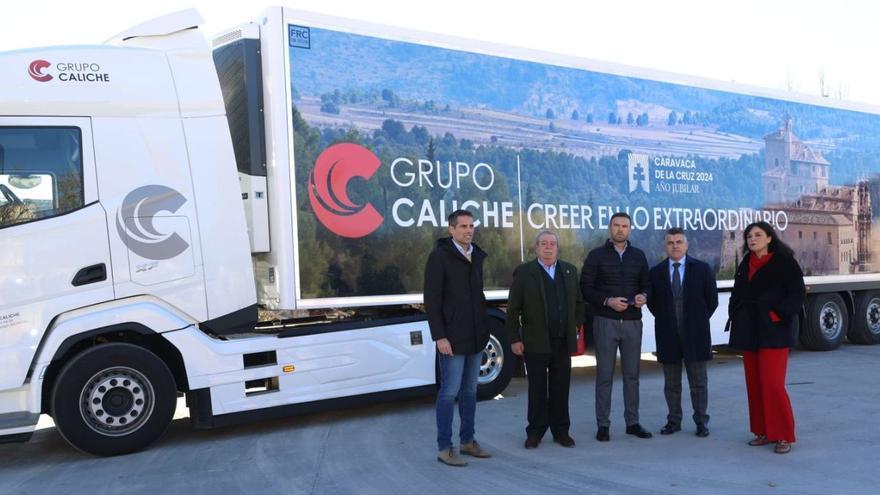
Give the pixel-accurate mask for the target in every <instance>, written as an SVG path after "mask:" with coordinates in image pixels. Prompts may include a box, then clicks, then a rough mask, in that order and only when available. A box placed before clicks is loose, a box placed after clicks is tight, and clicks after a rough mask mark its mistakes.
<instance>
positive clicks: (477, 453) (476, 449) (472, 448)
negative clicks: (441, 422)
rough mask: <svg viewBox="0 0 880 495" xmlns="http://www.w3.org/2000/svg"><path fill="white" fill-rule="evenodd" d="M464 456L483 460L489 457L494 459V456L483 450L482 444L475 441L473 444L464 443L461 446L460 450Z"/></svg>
mask: <svg viewBox="0 0 880 495" xmlns="http://www.w3.org/2000/svg"><path fill="white" fill-rule="evenodd" d="M458 451H459V452H461V453H462V454H464V455H469V456H473V457H479V458H481V459H485V458H487V457H492V454H490V453H488V452H486V451H485V450H483V449H482V448H480V444H479V443H477V441H476V440H474V441H473V442H471V443H463V444H461V448H460V449H458Z"/></svg>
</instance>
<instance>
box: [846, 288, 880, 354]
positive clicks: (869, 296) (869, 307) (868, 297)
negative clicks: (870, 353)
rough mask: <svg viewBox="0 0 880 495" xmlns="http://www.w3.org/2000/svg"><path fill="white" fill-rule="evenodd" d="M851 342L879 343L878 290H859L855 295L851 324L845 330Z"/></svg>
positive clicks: (879, 315) (879, 307)
mask: <svg viewBox="0 0 880 495" xmlns="http://www.w3.org/2000/svg"><path fill="white" fill-rule="evenodd" d="M846 338H847V339H848V340H849V341H850V342H852V343H853V344H862V345H875V344H880V292H860V293H858V294H857V295H856V310H855V314H854V315H853V324H852V325H851V326H850V328H849V330H848V331H847V332H846Z"/></svg>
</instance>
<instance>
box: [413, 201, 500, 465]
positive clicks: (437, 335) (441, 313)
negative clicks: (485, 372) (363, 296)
mask: <svg viewBox="0 0 880 495" xmlns="http://www.w3.org/2000/svg"><path fill="white" fill-rule="evenodd" d="M449 234H450V235H451V237H447V238H444V239H440V240H438V241H437V246H436V247H435V248H434V250H433V251H432V252H431V254H430V255H429V256H428V263H427V266H426V267H425V289H424V292H425V311H426V312H427V313H428V325H429V326H430V328H431V338H432V339H433V340H434V341H435V342H436V343H437V352H438V353H439V363H440V390H439V391H438V392H437V404H436V414H437V447H438V450H439V452H438V454H437V460H438V461H440V462H442V463H444V464H447V465H450V466H465V465H467V462H465V461H464V459H462V458H461V457H460V456H458V455H456V453H455V449H454V448H453V446H452V419H453V415H454V409H455V398H456V397H458V414H459V417H460V419H461V429H460V431H459V438H460V440H461V447H460V449H459V450H460V452H461V453H462V454H466V455H470V456H473V457H490V455H489V453H488V452H486V451H485V450H483V449H482V448H481V447H480V444H479V443H477V441H476V440H474V416H475V413H476V408H477V377H478V376H479V373H480V361H481V359H482V353H483V349H484V348H485V347H486V344H487V343H488V341H489V324H488V321H487V320H486V318H487V316H486V297H485V295H484V294H483V260H484V259H485V258H486V253H485V252H484V251H483V250H482V249H480V248H479V247H478V246H477V245H476V244H473V242H472V240H473V237H474V217H473V215H472V214H471V213H470V212H468V211H466V210H456V211H454V212H452V213H451V214H450V215H449Z"/></svg>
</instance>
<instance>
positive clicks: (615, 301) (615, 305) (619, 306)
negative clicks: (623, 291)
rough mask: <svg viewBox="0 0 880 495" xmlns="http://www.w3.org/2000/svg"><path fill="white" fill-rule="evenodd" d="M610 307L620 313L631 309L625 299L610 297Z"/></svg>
mask: <svg viewBox="0 0 880 495" xmlns="http://www.w3.org/2000/svg"><path fill="white" fill-rule="evenodd" d="M608 307H609V308H611V309H613V310H614V311H617V312H618V313H620V312H623V311H626V308H628V307H629V304H628V303H627V302H626V298H625V297H609V298H608Z"/></svg>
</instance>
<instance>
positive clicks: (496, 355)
mask: <svg viewBox="0 0 880 495" xmlns="http://www.w3.org/2000/svg"><path fill="white" fill-rule="evenodd" d="M488 319H489V327H490V328H489V331H490V335H489V343H488V344H486V348H485V349H483V358H482V362H481V363H480V376H479V378H478V379H477V400H487V399H491V398H493V397H495V396H496V395H498V394H500V393H501V392H503V391H504V389H505V388H507V385H508V384H509V383H510V378H511V377H512V376H513V367H514V364H515V359H513V357H514V356H513V353H511V352H510V340H509V338H508V336H507V329H505V328H504V322H502V321H501V320H499V319H498V318H493V317H489V318H488Z"/></svg>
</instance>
